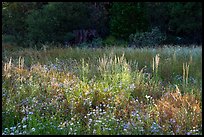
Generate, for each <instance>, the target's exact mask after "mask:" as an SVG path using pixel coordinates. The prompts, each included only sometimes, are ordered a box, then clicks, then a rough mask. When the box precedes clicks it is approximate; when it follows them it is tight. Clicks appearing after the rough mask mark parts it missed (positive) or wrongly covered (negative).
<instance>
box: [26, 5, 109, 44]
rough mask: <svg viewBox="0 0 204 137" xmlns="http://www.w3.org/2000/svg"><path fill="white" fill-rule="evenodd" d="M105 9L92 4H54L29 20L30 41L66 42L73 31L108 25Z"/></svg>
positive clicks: (98, 28)
mask: <svg viewBox="0 0 204 137" xmlns="http://www.w3.org/2000/svg"><path fill="white" fill-rule="evenodd" d="M104 15H105V9H103V7H102V6H99V7H96V6H95V5H94V4H92V3H83V2H69V3H64V2H52V3H48V4H47V5H46V6H45V7H44V8H43V9H41V10H36V11H34V12H32V14H30V15H29V16H28V18H27V23H28V32H29V35H28V37H29V39H30V40H33V41H35V42H52V41H54V42H60V43H62V42H64V36H68V34H69V35H71V33H70V32H72V31H73V30H80V29H97V30H99V31H100V30H101V29H103V28H104V27H105V26H106V25H105V23H106V18H105V17H104Z"/></svg>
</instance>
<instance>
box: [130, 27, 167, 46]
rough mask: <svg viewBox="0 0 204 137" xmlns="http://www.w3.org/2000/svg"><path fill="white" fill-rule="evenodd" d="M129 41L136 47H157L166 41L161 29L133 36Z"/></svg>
mask: <svg viewBox="0 0 204 137" xmlns="http://www.w3.org/2000/svg"><path fill="white" fill-rule="evenodd" d="M129 40H130V43H131V45H134V47H145V46H147V47H156V46H158V45H160V44H161V43H162V42H163V41H164V40H165V35H164V34H162V33H161V32H160V30H159V28H154V29H152V31H151V32H142V33H136V34H131V35H130V37H129Z"/></svg>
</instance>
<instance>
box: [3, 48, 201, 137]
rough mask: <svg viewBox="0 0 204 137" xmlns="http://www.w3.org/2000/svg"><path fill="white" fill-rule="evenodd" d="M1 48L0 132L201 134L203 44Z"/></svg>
mask: <svg viewBox="0 0 204 137" xmlns="http://www.w3.org/2000/svg"><path fill="white" fill-rule="evenodd" d="M3 52H6V54H4V56H3V60H2V63H3V64H2V68H3V72H2V79H3V81H2V134H62V135H64V134H97V135H100V134H136V135H139V134H142V135H144V134H145V135H149V134H156V135H160V134H161V135H163V134H181V135H185V134H202V125H201V124H202V111H201V109H202V103H201V101H202V98H201V91H202V87H201V86H202V76H201V74H202V70H201V69H202V67H201V66H202V65H201V64H202V62H201V61H202V59H201V57H202V56H201V55H202V54H201V53H202V48H199V47H197V48H181V47H177V48H175V47H173V48H172V47H165V48H160V49H151V48H143V49H131V48H105V49H83V48H82V49H80V48H66V49H62V48H61V49H60V48H56V49H44V50H42V51H37V50H34V49H25V50H21V51H16V52H13V51H9V49H6V50H5V51H3Z"/></svg>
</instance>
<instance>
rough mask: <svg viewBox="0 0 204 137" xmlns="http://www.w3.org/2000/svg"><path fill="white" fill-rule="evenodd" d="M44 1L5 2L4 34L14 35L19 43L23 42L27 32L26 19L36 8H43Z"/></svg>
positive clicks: (3, 10)
mask: <svg viewBox="0 0 204 137" xmlns="http://www.w3.org/2000/svg"><path fill="white" fill-rule="evenodd" d="M44 4H46V3H43V2H38V3H37V2H3V3H2V34H5V35H13V36H14V37H15V40H16V42H17V43H19V44H20V43H22V41H24V40H25V36H26V34H27V24H26V22H25V19H26V17H27V15H28V14H29V13H30V12H32V11H33V10H34V9H39V8H41V7H42V6H43V5H44Z"/></svg>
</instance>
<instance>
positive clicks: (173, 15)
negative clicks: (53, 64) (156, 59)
mask: <svg viewBox="0 0 204 137" xmlns="http://www.w3.org/2000/svg"><path fill="white" fill-rule="evenodd" d="M2 4H3V5H2V23H3V24H2V34H3V40H4V41H9V40H10V41H12V40H13V41H15V42H18V46H20V45H21V46H25V47H28V46H33V44H37V43H46V42H55V43H61V44H62V43H64V42H65V41H66V40H67V39H68V40H69V39H70V37H71V36H72V35H71V34H70V33H73V30H82V29H95V30H97V32H98V34H99V35H98V38H102V39H103V40H105V41H110V40H112V41H114V40H117V41H118V40H119V41H120V42H121V41H122V42H124V41H126V43H128V42H129V36H130V35H131V34H136V33H137V34H138V33H143V32H149V31H151V30H152V29H154V28H156V27H157V28H159V30H160V31H161V33H162V34H163V35H164V36H165V37H166V39H164V40H163V41H162V42H161V43H159V44H185V45H186V44H201V43H202V38H201V36H202V35H201V34H202V5H201V3H199V2H165V3H162V2H155V3H152V2H143V3H141V2H132V3H124V2H86V3H84V2H68V3H64V2H3V3H2Z"/></svg>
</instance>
